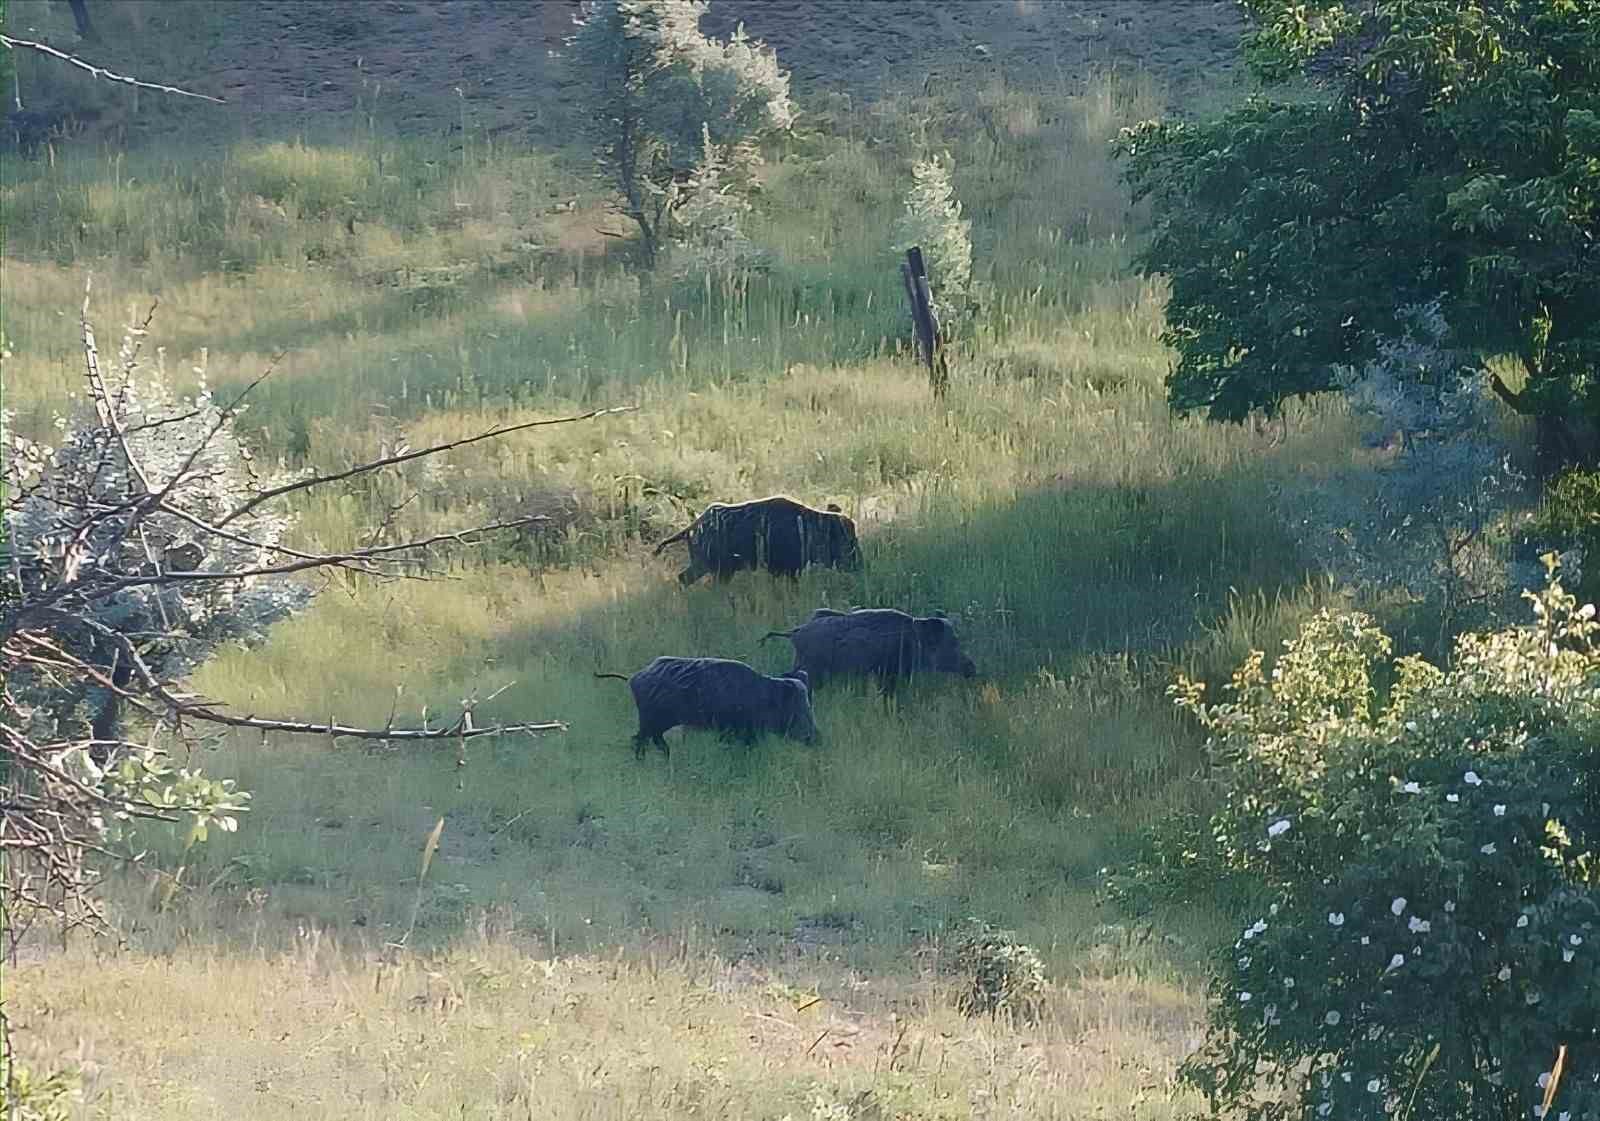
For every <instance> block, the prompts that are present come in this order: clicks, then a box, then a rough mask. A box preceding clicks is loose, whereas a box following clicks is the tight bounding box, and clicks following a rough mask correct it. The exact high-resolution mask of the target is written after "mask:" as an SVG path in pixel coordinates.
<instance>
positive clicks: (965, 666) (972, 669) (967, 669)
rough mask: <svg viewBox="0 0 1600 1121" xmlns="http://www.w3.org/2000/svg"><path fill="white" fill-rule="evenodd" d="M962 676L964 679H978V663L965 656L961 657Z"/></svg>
mask: <svg viewBox="0 0 1600 1121" xmlns="http://www.w3.org/2000/svg"><path fill="white" fill-rule="evenodd" d="M961 676H962V677H977V676H978V666H977V663H976V662H974V661H973V660H972V659H971V658H969V657H967V656H966V655H965V654H963V655H961Z"/></svg>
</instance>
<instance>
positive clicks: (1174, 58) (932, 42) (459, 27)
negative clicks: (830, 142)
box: [8, 0, 1243, 144]
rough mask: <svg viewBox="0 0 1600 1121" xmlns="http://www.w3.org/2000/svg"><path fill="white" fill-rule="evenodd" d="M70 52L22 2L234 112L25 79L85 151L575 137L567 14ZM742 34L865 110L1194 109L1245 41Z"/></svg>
mask: <svg viewBox="0 0 1600 1121" xmlns="http://www.w3.org/2000/svg"><path fill="white" fill-rule="evenodd" d="M90 10H91V12H92V13H93V18H94V20H95V21H96V30H97V38H96V39H95V40H94V41H92V42H80V41H79V40H78V37H77V34H76V32H75V29H74V26H73V23H72V20H71V16H70V14H69V13H68V10H67V6H66V5H65V4H53V3H48V2H47V0H15V2H14V3H13V4H12V5H11V7H10V14H9V16H8V26H9V27H10V28H11V29H12V30H13V33H15V34H31V35H35V36H38V37H40V38H43V39H45V40H47V41H49V42H51V43H54V44H56V45H58V46H60V47H62V48H64V49H72V50H81V51H82V53H83V54H84V55H86V56H88V57H91V58H93V59H95V60H96V61H100V62H103V63H105V64H106V65H109V66H112V67H114V68H118V69H122V70H124V71H125V72H128V73H133V74H137V75H139V76H141V77H152V78H159V79H160V80H163V81H182V82H183V83H184V84H186V85H188V86H190V87H192V88H194V89H197V90H201V91H204V92H207V93H211V94H214V95H217V96H221V97H224V98H226V99H227V103H228V104H227V105H226V106H225V107H222V108H218V107H216V106H211V105H205V104H201V103H195V102H187V101H175V100H173V99H170V98H158V97H151V96H145V97H143V98H142V99H141V98H138V97H130V96H129V95H128V93H127V91H126V90H125V89H122V88H119V87H114V86H111V85H109V84H107V83H99V84H95V83H94V81H93V79H91V78H89V77H87V76H86V75H82V74H80V73H77V72H72V71H67V70H66V69H65V68H63V67H61V66H60V65H59V64H57V63H54V62H51V61H49V60H42V59H37V58H35V57H22V58H20V59H19V69H20V77H21V92H22V97H23V100H24V104H25V105H26V107H27V108H28V109H30V110H33V111H38V112H43V113H46V114H51V115H70V116H71V118H72V119H73V127H76V128H78V129H81V130H83V131H84V132H86V133H87V135H89V136H90V137H97V136H101V135H107V134H109V135H110V136H111V137H113V138H116V139H127V140H129V141H134V142H142V143H155V144H159V143H163V142H165V141H170V140H174V139H182V140H184V141H185V142H192V141H194V140H196V139H199V138H201V137H202V136H203V137H208V138H211V139H215V140H224V141H225V140H230V139H239V138H253V139H274V138H281V137H285V136H303V137H306V138H307V139H317V138H319V137H321V136H324V135H326V134H329V133H331V132H338V131H342V130H347V129H348V127H349V126H350V124H352V123H362V124H366V125H369V126H382V127H386V128H389V129H392V130H395V131H397V132H399V133H401V134H402V135H437V134H438V133H440V132H448V131H451V130H454V129H459V128H461V127H463V125H465V126H466V127H467V128H468V129H469V130H471V131H473V132H484V133H489V134H505V133H516V132H519V131H520V132H525V133H526V135H527V136H528V138H529V139H532V140H534V141H535V142H543V143H550V142H557V143H559V142H561V141H562V140H564V139H565V138H567V137H568V136H570V135H571V125H572V123H573V122H572V119H571V116H570V113H571V104H570V90H569V88H568V86H569V81H568V78H569V76H568V75H566V74H565V73H564V72H563V63H562V61H561V59H560V48H561V42H562V38H563V37H564V36H565V35H567V34H569V33H570V32H571V29H572V17H573V15H574V14H575V12H576V10H577V4H576V2H575V0H542V2H539V3H516V4H512V3H501V2H497V0H451V2H448V3H446V2H444V0H372V2H370V3H346V4H329V3H326V2H324V0H271V2H264V3H251V4H212V3H208V2H207V0H165V2H161V3H154V2H151V0H91V4H90ZM740 23H743V24H745V26H746V28H747V30H748V31H749V32H750V34H751V35H753V36H755V37H756V38H758V39H762V40H765V41H766V42H768V43H770V44H771V45H772V46H773V47H774V48H775V49H776V50H777V52H778V55H779V57H780V59H781V60H782V61H783V63H784V65H786V66H788V67H789V68H790V69H791V70H792V72H793V74H794V79H795V82H796V85H797V86H798V87H799V89H800V91H801V92H802V93H803V94H816V93H820V92H822V91H825V90H831V91H840V92H845V93H848V94H851V95H852V96H860V95H862V94H867V93H870V92H872V91H874V90H878V89H882V88H884V87H885V86H893V85H902V86H908V87H916V88H919V89H920V88H923V87H924V86H925V84H927V83H930V82H931V83H964V82H969V81H972V80H975V79H978V78H981V77H983V76H984V75H985V74H986V73H993V72H996V71H998V72H1002V73H1004V74H1005V75H1006V77H1007V79H1008V80H1009V81H1012V82H1027V81H1029V80H1030V79H1032V78H1039V79H1050V80H1057V81H1058V80H1060V79H1062V78H1065V79H1068V80H1073V79H1076V78H1077V77H1079V76H1081V75H1083V74H1085V73H1087V72H1088V71H1089V70H1090V69H1091V68H1093V67H1096V66H1106V65H1116V66H1121V67H1134V68H1141V69H1145V70H1148V71H1149V72H1150V73H1151V74H1152V75H1153V76H1154V77H1156V78H1157V79H1158V80H1159V81H1160V82H1161V83H1162V84H1163V85H1164V86H1165V87H1166V88H1168V89H1169V90H1170V91H1171V92H1172V94H1173V95H1174V100H1175V101H1177V102H1180V103H1185V102H1188V101H1190V100H1192V98H1193V96H1194V95H1196V94H1198V93H1200V92H1202V91H1204V90H1211V89H1215V88H1217V87H1218V86H1219V85H1225V84H1226V83H1227V81H1228V80H1229V76H1230V75H1232V74H1233V73H1235V72H1236V70H1237V67H1238V61H1237V44H1238V38H1239V33H1240V31H1241V29H1242V27H1243V24H1242V21H1241V18H1240V16H1239V14H1238V11H1237V9H1236V7H1235V5H1234V4H1232V3H1229V2H1227V0H1204V2H1194V0H1103V2H1098V3H1092V2H1085V3H1076V2H1073V3H1064V2H1055V0H974V2H963V3H950V2H942V3H940V2H930V0H874V2H872V3H859V2H856V0H715V2H714V3H713V4H712V6H711V10H710V14H709V15H708V16H707V18H706V24H705V26H706V29H707V30H708V31H712V32H715V33H717V34H719V35H725V34H728V33H730V32H731V31H732V30H733V29H734V28H735V27H736V26H737V25H738V24H740Z"/></svg>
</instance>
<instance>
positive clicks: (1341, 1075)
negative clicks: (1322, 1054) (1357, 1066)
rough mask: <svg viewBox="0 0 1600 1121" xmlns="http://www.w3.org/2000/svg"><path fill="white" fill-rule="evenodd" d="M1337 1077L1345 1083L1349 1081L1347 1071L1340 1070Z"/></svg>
mask: <svg viewBox="0 0 1600 1121" xmlns="http://www.w3.org/2000/svg"><path fill="white" fill-rule="evenodd" d="M1339 1077H1340V1078H1342V1079H1344V1080H1345V1081H1346V1082H1348V1081H1350V1072H1349V1071H1347V1070H1341V1071H1340V1072H1339Z"/></svg>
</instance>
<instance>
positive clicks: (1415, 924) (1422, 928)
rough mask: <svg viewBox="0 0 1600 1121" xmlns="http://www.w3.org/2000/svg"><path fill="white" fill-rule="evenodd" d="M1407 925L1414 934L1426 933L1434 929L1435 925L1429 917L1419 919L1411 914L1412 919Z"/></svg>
mask: <svg viewBox="0 0 1600 1121" xmlns="http://www.w3.org/2000/svg"><path fill="white" fill-rule="evenodd" d="M1406 925H1407V926H1408V927H1409V928H1410V930H1411V933H1412V934H1426V933H1428V931H1430V930H1432V929H1433V925H1432V924H1431V923H1430V922H1428V920H1427V919H1419V918H1417V916H1415V915H1412V916H1411V921H1410V922H1409V923H1407V924H1406Z"/></svg>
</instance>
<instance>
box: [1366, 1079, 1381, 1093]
mask: <svg viewBox="0 0 1600 1121" xmlns="http://www.w3.org/2000/svg"><path fill="white" fill-rule="evenodd" d="M1382 1086H1383V1083H1381V1082H1379V1081H1378V1080H1377V1079H1376V1078H1374V1079H1371V1080H1370V1081H1369V1082H1368V1083H1367V1093H1369V1094H1376V1093H1377V1092H1378V1090H1379V1089H1380V1088H1382Z"/></svg>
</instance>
